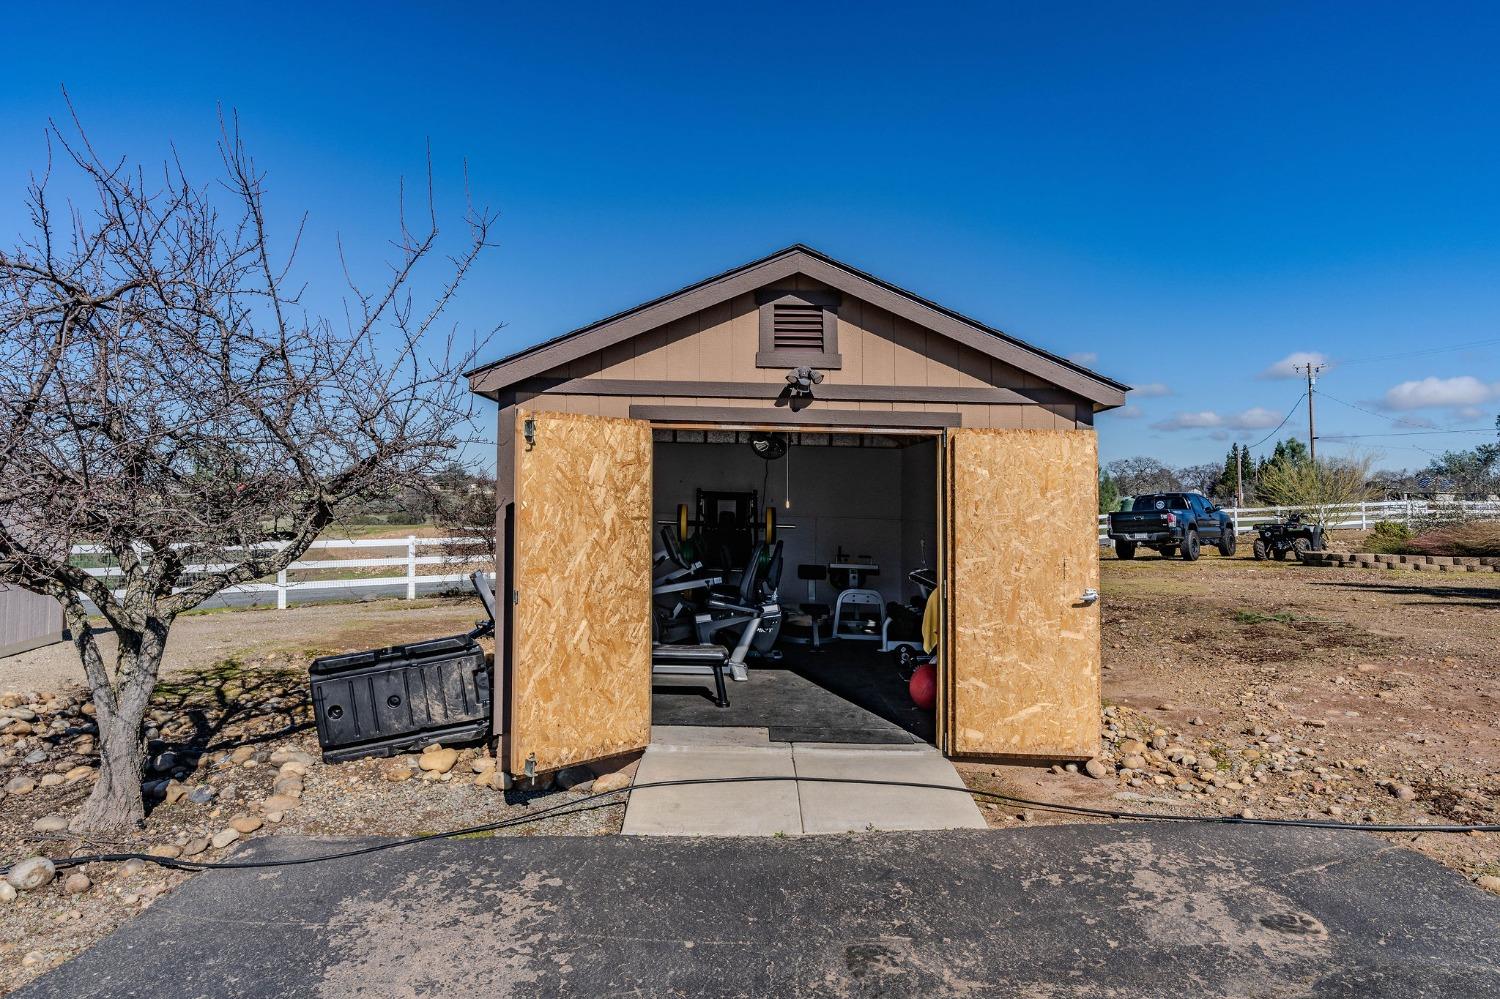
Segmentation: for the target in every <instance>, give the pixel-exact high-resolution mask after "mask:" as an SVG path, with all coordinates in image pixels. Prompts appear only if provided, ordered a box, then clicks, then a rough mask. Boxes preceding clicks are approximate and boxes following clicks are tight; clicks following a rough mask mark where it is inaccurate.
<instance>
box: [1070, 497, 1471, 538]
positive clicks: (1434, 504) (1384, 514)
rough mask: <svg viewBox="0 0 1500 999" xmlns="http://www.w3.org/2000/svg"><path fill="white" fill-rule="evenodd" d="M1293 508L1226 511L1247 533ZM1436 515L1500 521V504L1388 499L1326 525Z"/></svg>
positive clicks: (1105, 520)
mask: <svg viewBox="0 0 1500 999" xmlns="http://www.w3.org/2000/svg"><path fill="white" fill-rule="evenodd" d="M1291 509H1292V508H1291V507H1281V506H1258V507H1244V508H1240V507H1232V506H1226V507H1223V510H1224V512H1225V513H1227V514H1229V517H1230V519H1231V520H1233V521H1234V531H1235V533H1236V534H1248V533H1249V532H1251V531H1253V530H1255V526H1256V525H1257V524H1269V523H1272V522H1273V521H1276V520H1278V519H1280V518H1281V517H1284V516H1286V515H1287V514H1288V513H1289V512H1291ZM1435 513H1436V514H1458V513H1462V514H1463V515H1464V516H1466V517H1496V518H1500V501H1496V500H1450V501H1448V502H1440V501H1437V500H1388V501H1385V502H1380V503H1350V504H1349V505H1348V506H1340V507H1334V508H1333V515H1332V517H1331V518H1330V519H1331V520H1332V523H1329V524H1326V525H1324V526H1325V527H1328V528H1331V529H1333V530H1344V529H1347V530H1361V531H1368V530H1369V529H1370V528H1372V527H1374V526H1375V524H1376V522H1378V521H1382V520H1399V521H1401V522H1402V523H1405V524H1410V523H1411V522H1412V521H1413V520H1415V519H1417V518H1419V517H1425V516H1428V515H1429V514H1435ZM1099 543H1100V544H1101V545H1103V544H1108V543H1109V514H1107V513H1101V514H1100V515H1099Z"/></svg>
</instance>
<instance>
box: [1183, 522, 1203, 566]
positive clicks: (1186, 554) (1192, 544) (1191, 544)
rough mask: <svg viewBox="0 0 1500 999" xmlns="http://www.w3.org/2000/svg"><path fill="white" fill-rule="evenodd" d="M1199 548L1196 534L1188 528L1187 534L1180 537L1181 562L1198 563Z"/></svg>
mask: <svg viewBox="0 0 1500 999" xmlns="http://www.w3.org/2000/svg"><path fill="white" fill-rule="evenodd" d="M1199 547H1200V546H1199V544H1198V532H1197V531H1195V530H1193V529H1192V528H1191V527H1189V528H1188V529H1187V533H1186V534H1184V535H1183V536H1182V560H1183V561H1184V562H1196V561H1198V551H1199Z"/></svg>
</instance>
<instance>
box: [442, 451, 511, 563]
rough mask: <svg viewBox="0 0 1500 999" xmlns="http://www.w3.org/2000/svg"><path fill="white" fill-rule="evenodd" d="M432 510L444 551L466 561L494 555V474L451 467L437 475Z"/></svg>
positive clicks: (486, 559)
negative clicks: (437, 480) (437, 487)
mask: <svg viewBox="0 0 1500 999" xmlns="http://www.w3.org/2000/svg"><path fill="white" fill-rule="evenodd" d="M438 485H439V489H438V490H437V491H436V496H435V505H436V512H435V514H434V517H435V519H436V520H437V522H438V525H439V526H440V527H442V529H443V533H444V534H446V535H447V536H448V541H447V543H446V544H444V545H443V554H444V555H446V556H447V557H448V558H450V559H453V560H454V561H461V562H465V563H470V562H478V561H493V560H494V557H495V510H496V508H495V477H494V476H493V475H491V474H489V473H487V472H469V471H466V470H464V469H462V468H452V469H450V470H449V472H448V474H447V475H444V476H440V477H439V483H438Z"/></svg>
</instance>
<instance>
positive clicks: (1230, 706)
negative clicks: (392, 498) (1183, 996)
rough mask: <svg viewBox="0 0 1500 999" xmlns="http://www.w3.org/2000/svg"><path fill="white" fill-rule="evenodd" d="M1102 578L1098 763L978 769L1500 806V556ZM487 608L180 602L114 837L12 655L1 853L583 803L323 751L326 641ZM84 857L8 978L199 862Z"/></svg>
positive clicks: (87, 779) (1186, 808) (1230, 564)
mask: <svg viewBox="0 0 1500 999" xmlns="http://www.w3.org/2000/svg"><path fill="white" fill-rule="evenodd" d="M1102 588H1103V594H1104V600H1103V621H1104V627H1103V664H1104V674H1103V678H1104V698H1105V708H1104V717H1103V723H1104V724H1103V729H1102V733H1101V734H1102V736H1103V746H1104V751H1103V752H1102V753H1101V755H1100V757H1099V758H1098V760H1097V761H1095V766H1094V770H1095V772H1097V773H1098V774H1099V775H1100V776H1098V777H1091V776H1088V774H1087V772H1086V770H1085V769H1084V768H1081V767H1078V766H1076V765H1075V766H1073V767H1071V768H1065V767H1062V766H1058V767H1055V768H1052V769H1050V770H1048V769H1039V768H1035V767H1008V766H995V765H992V764H991V765H974V764H963V765H961V766H960V770H961V772H963V773H964V775H965V777H966V779H967V780H969V782H970V783H971V785H972V786H975V787H979V788H986V789H992V790H998V791H1002V792H1004V793H1007V794H1012V795H1018V796H1022V797H1026V798H1033V799H1038V800H1041V801H1051V802H1065V803H1073V804H1084V805H1091V806H1095V807H1101V808H1105V809H1117V810H1139V811H1155V812H1171V813H1175V814H1200V815H1206V814H1219V815H1226V814H1227V815H1233V814H1246V813H1248V814H1252V815H1255V816H1262V817H1295V818H1304V817H1313V818H1319V819H1339V820H1345V821H1356V822H1370V821H1374V822H1412V823H1438V822H1455V823H1469V824H1471V823H1477V822H1497V821H1500V669H1497V666H1500V653H1497V650H1496V647H1495V642H1496V638H1497V636H1500V574H1497V575H1490V574H1472V575H1471V574H1463V575H1457V574H1442V575H1436V574H1434V575H1431V576H1429V575H1426V574H1415V573H1402V574H1399V575H1398V574H1396V573H1391V572H1386V571H1383V570H1374V569H1365V570H1354V569H1336V568H1304V567H1302V566H1300V565H1297V564H1295V563H1274V562H1270V563H1257V562H1254V561H1252V560H1250V559H1249V558H1248V557H1243V556H1242V557H1238V558H1234V559H1222V558H1220V557H1218V556H1217V555H1214V554H1205V555H1204V556H1203V558H1202V559H1200V560H1199V561H1198V562H1196V563H1184V562H1182V561H1180V560H1175V559H1174V560H1170V561H1167V560H1161V559H1158V558H1156V557H1154V556H1143V557H1141V558H1139V559H1137V560H1135V561H1132V562H1120V561H1117V560H1115V559H1114V558H1112V557H1111V556H1110V555H1109V554H1108V553H1107V552H1106V553H1105V555H1104V561H1103V584H1102ZM476 611H477V605H476V604H475V603H474V602H472V601H466V600H448V599H430V600H420V601H413V602H406V601H398V600H389V601H379V602H370V603H358V604H349V605H334V606H329V605H323V606H315V607H301V608H294V609H292V610H289V611H271V610H264V611H226V612H215V613H208V614H200V615H193V616H189V617H185V618H184V619H182V620H181V621H179V622H178V624H177V626H176V627H175V628H174V630H173V633H172V637H171V643H170V648H169V652H168V658H167V662H166V665H165V675H166V682H165V683H164V684H163V685H162V688H161V689H160V691H159V692H158V696H157V698H156V701H155V703H154V707H153V712H152V715H151V717H150V719H149V720H150V725H151V730H150V731H148V737H149V738H150V739H151V740H152V741H151V749H152V761H153V763H154V764H155V767H154V768H153V771H152V773H151V774H150V779H151V781H152V783H151V784H150V785H149V787H150V789H151V791H152V798H151V801H152V809H151V811H150V814H149V815H148V818H147V822H146V826H145V828H144V829H142V830H141V831H139V832H138V833H135V834H131V835H124V836H120V837H118V838H115V839H112V840H109V841H100V840H90V841H88V842H83V841H80V840H77V839H75V838H72V837H70V836H69V834H68V833H66V832H65V831H46V830H45V829H43V830H39V829H38V828H36V826H37V823H38V822H42V823H43V825H44V826H45V825H46V821H47V820H48V819H49V818H50V819H52V820H53V823H54V824H55V823H56V821H57V820H58V818H59V817H65V816H67V815H69V814H71V813H72V811H73V810H74V809H75V808H76V807H77V805H78V804H79V803H80V802H81V801H82V800H83V798H84V797H85V796H86V795H87V793H88V788H89V786H90V784H91V773H92V771H91V770H90V768H91V767H92V766H95V765H97V756H96V754H95V751H94V746H93V737H92V733H91V732H90V719H89V718H88V715H87V711H88V708H87V707H86V706H85V698H84V697H83V696H82V691H81V689H80V687H79V686H78V681H79V679H80V677H81V674H80V670H79V668H78V666H77V662H76V659H74V658H73V656H74V653H73V650H72V648H71V647H70V646H67V645H63V646H56V647H53V648H50V649H42V650H36V651H34V652H31V653H27V654H25V655H23V656H17V657H12V658H11V659H7V660H0V692H3V693H0V725H4V726H6V727H5V730H4V731H0V784H3V785H5V786H7V787H12V786H13V785H15V784H17V783H19V785H20V787H25V786H26V784H27V783H28V782H30V783H33V784H34V785H35V786H33V787H31V788H29V789H26V790H18V789H15V790H11V791H10V792H9V793H7V794H6V795H5V797H4V798H3V800H0V853H3V857H0V859H3V860H4V861H5V862H11V861H13V860H15V859H17V858H19V857H24V856H27V855H31V854H46V855H50V856H66V855H79V854H85V853H94V852H109V851H125V850H146V849H156V850H158V851H163V852H166V853H168V854H173V853H179V854H182V855H184V856H189V855H190V856H192V857H193V858H195V859H199V860H216V859H222V858H223V857H224V856H226V855H228V854H229V853H230V852H232V851H233V849H234V844H233V843H229V844H226V845H225V846H223V847H222V848H215V847H213V846H211V845H209V846H204V842H203V841H204V840H205V839H207V838H209V837H212V836H213V835H214V834H215V833H220V832H223V831H224V830H226V829H231V828H233V825H232V824H233V823H234V822H235V821H236V820H239V821H240V822H241V824H242V825H244V826H245V827H247V828H249V827H252V826H253V827H255V828H253V829H251V831H249V832H245V833H243V834H240V835H238V836H237V839H238V838H250V837H258V836H265V835H272V834H274V832H275V831H277V830H287V831H291V832H296V833H300V834H310V835H315V836H328V837H346V836H355V835H370V834H377V835H388V836H400V835H417V834H422V833H430V832H434V831H438V830H447V829H453V828H460V827H465V826H470V825H476V824H481V823H485V822H493V821H500V820H504V819H510V818H517V817H521V816H525V815H527V814H531V813H533V812H534V811H535V810H537V809H540V808H543V807H546V806H549V805H552V804H557V803H560V802H561V801H564V800H569V799H573V800H576V799H578V798H579V797H581V792H582V791H583V788H586V787H587V785H584V786H583V787H582V788H576V789H574V790H573V791H569V792H567V793H557V792H553V793H548V794H539V793H534V792H527V793H519V792H517V791H515V790H512V791H509V792H504V793H502V792H501V791H500V790H499V789H497V788H495V787H493V786H490V785H489V783H488V782H487V781H486V780H485V772H486V771H485V767H486V766H487V763H488V761H487V760H486V759H485V757H484V754H483V752H482V750H476V749H474V748H468V749H464V750H463V751H462V752H461V753H460V754H459V756H458V758H457V759H456V761H455V762H454V764H453V766H452V768H451V769H450V770H448V771H447V772H446V773H436V772H433V771H423V770H420V769H417V768H415V767H414V766H413V765H412V764H413V763H414V762H415V761H416V759H417V758H416V757H415V756H408V757H403V758H401V759H400V760H398V761H396V763H394V764H393V763H392V762H389V761H381V760H366V761H360V762H356V763H351V764H342V765H339V766H327V765H324V764H322V763H321V762H319V761H318V760H317V759H316V757H317V741H316V736H315V733H314V732H313V731H312V727H311V708H310V705H309V703H308V694H307V687H306V672H305V670H306V665H307V662H308V660H309V659H310V658H311V657H312V656H314V655H320V654H325V653H328V652H335V651H346V650H353V649H364V648H371V647H376V646H380V645H387V644H394V643H398V642H405V641H412V640H416V639H419V638H425V637H436V636H440V635H445V634H452V633H456V632H459V631H463V630H466V629H467V628H468V627H470V626H471V625H472V623H473V620H474V619H475V617H476ZM28 714H29V715H31V716H32V717H31V718H30V719H27V717H26V716H27V715H28ZM38 753H40V757H39V756H38ZM28 760H30V761H31V762H28ZM628 772H629V771H628V769H627V771H626V773H627V775H628ZM392 777H396V778H398V779H392ZM195 796H196V797H195ZM289 797H290V798H292V800H290V801H288V800H287V799H288V798H289ZM273 806H274V807H273ZM984 811H985V814H986V816H987V817H988V819H989V821H990V822H991V823H992V824H994V825H1007V824H1015V823H1018V822H1026V823H1039V824H1046V823H1056V822H1078V821H1089V820H1088V819H1086V818H1079V817H1076V816H1068V815H1061V814H1058V813H1053V812H1047V811H1044V810H1042V809H1040V808H1024V807H1021V806H1015V805H1008V804H1007V805H1000V804H993V803H992V804H987V805H985V807H984ZM622 812H623V809H622V808H620V807H619V806H617V805H612V806H610V807H607V808H601V809H598V810H596V811H591V812H585V813H583V814H579V815H575V816H571V817H566V818H556V819H550V820H546V821H543V822H538V823H532V824H526V825H518V826H515V827H513V828H510V829H505V830H501V831H500V832H501V833H502V834H514V835H527V834H539V833H567V834H581V835H598V834H609V833H612V832H616V831H618V829H619V822H620V818H621V815H622ZM246 820H248V821H246ZM1389 838H1390V839H1391V840H1392V842H1395V843H1399V844H1401V845H1404V846H1408V847H1411V848H1414V849H1417V850H1419V851H1421V852H1423V853H1425V854H1428V855H1429V856H1432V857H1434V858H1435V859H1437V860H1439V861H1441V862H1442V863H1444V864H1447V865H1449V866H1450V867H1453V868H1454V869H1456V870H1458V871H1460V872H1462V873H1463V874H1464V875H1466V876H1467V877H1469V878H1472V879H1475V880H1478V879H1480V878H1482V877H1485V876H1490V877H1494V876H1500V835H1497V834H1483V835H1480V834H1472V835H1446V834H1437V833H1414V834H1401V835H1396V834H1391V835H1390V836H1389ZM77 872H78V869H71V870H65V871H61V872H59V874H58V877H57V878H56V880H55V881H54V882H53V883H52V884H50V885H48V886H47V887H45V888H42V889H40V890H37V891H32V892H26V893H23V894H22V895H21V896H20V897H19V898H18V899H17V900H15V901H12V902H8V903H6V902H0V992H3V991H8V990H10V989H13V988H16V987H18V986H19V985H21V984H23V983H24V982H26V981H29V980H30V979H32V978H34V977H35V976H37V975H39V974H41V973H43V972H44V971H45V970H47V969H48V968H50V967H53V966H55V965H56V964H58V963H60V962H62V961H63V960H66V959H67V958H68V957H71V956H72V955H74V954H77V953H78V952H80V951H81V950H83V949H84V948H85V947H87V946H88V945H89V944H90V943H92V942H93V941H95V940H97V939H99V938H100V937H102V936H103V935H105V934H106V933H108V932H109V931H110V930H111V929H113V928H114V927H115V926H117V925H119V924H120V923H121V922H123V921H125V920H127V919H130V918H131V917H133V916H134V915H136V914H137V913H139V912H140V911H142V910H143V909H144V908H146V907H148V906H150V905H151V904H152V902H153V901H154V900H155V899H156V898H158V897H160V896H161V895H162V894H163V893H165V892H168V891H170V890H171V889H172V888H173V887H174V886H175V885H177V884H179V883H181V881H183V880H184V879H185V878H187V877H190V876H191V875H189V874H184V873H178V872H171V871H167V870H164V869H161V868H158V867H155V866H145V865H139V864H120V863H107V862H100V863H92V864H89V865H87V866H85V867H84V868H82V873H84V874H85V875H86V876H87V878H88V879H89V881H88V884H87V885H86V886H85V885H83V884H82V883H81V882H78V881H75V883H74V884H73V885H72V886H71V887H72V888H73V889H78V890H77V891H76V893H70V887H69V886H67V885H65V879H66V876H67V875H69V874H74V873H77Z"/></svg>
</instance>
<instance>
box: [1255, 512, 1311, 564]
mask: <svg viewBox="0 0 1500 999" xmlns="http://www.w3.org/2000/svg"><path fill="white" fill-rule="evenodd" d="M1255 531H1256V533H1257V534H1259V535H1260V537H1258V538H1256V539H1255V549H1254V551H1255V560H1256V561H1257V562H1264V561H1265V560H1266V559H1268V558H1274V559H1275V560H1276V561H1278V562H1284V561H1286V556H1287V553H1288V552H1291V554H1292V557H1293V558H1295V559H1296V560H1297V561H1298V562H1300V561H1302V556H1304V555H1306V554H1307V553H1308V552H1320V551H1322V550H1323V528H1321V527H1319V526H1318V525H1317V524H1304V523H1302V515H1301V514H1300V513H1294V514H1292V515H1291V516H1290V517H1288V518H1287V519H1286V520H1285V521H1281V522H1278V523H1275V524H1261V525H1260V526H1258V527H1256V529H1255Z"/></svg>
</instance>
